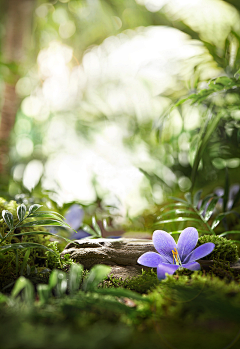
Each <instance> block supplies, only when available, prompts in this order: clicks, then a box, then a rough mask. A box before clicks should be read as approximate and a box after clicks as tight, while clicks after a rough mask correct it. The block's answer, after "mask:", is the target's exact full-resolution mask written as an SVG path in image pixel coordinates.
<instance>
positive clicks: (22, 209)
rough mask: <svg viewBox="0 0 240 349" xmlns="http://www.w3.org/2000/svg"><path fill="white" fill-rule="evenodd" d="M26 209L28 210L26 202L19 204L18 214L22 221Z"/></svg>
mask: <svg viewBox="0 0 240 349" xmlns="http://www.w3.org/2000/svg"><path fill="white" fill-rule="evenodd" d="M26 211H27V209H26V206H25V205H24V204H21V205H20V206H18V208H17V216H18V219H19V221H20V222H21V221H22V220H23V219H24V217H25V214H26Z"/></svg>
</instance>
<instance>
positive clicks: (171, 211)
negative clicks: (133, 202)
mask: <svg viewBox="0 0 240 349" xmlns="http://www.w3.org/2000/svg"><path fill="white" fill-rule="evenodd" d="M172 213H175V214H176V215H179V214H194V215H196V212H194V211H191V210H187V209H176V210H170V211H167V212H164V213H163V214H161V215H160V216H158V217H157V219H159V220H160V219H162V217H164V216H167V215H169V214H172Z"/></svg>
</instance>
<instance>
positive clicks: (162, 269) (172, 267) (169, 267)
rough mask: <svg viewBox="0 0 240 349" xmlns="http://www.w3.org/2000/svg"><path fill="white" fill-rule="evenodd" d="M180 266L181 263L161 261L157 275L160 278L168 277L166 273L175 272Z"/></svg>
mask: <svg viewBox="0 0 240 349" xmlns="http://www.w3.org/2000/svg"><path fill="white" fill-rule="evenodd" d="M178 268H179V265H177V264H166V263H160V264H158V266H157V277H158V279H159V280H162V279H165V278H166V275H165V274H166V273H168V274H169V275H172V274H174V273H175V271H176V270H177V269H178Z"/></svg>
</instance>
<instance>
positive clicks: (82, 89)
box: [15, 0, 236, 215]
mask: <svg viewBox="0 0 240 349" xmlns="http://www.w3.org/2000/svg"><path fill="white" fill-rule="evenodd" d="M136 2H138V3H139V4H142V5H145V6H146V8H147V9H148V10H149V11H157V10H159V9H160V8H162V6H163V5H165V4H167V7H166V11H169V12H170V13H171V15H172V16H177V15H178V16H183V17H184V16H185V20H186V22H188V23H187V24H189V25H190V26H192V27H193V28H194V27H197V26H200V25H201V28H202V22H201V20H205V21H208V22H209V23H210V22H211V21H213V22H214V20H215V22H218V21H219V18H218V16H222V17H224V21H225V22H226V26H227V25H228V23H229V21H232V20H233V18H234V20H236V18H235V17H234V16H236V15H235V13H233V12H232V11H231V9H229V8H227V11H226V9H225V7H224V6H225V5H224V4H219V3H220V2H219V1H217V0H201V1H200V0H195V1H194V0H191V1H189V0H184V1H183V0H182V1H180V0H174V2H172V1H166V0H136ZM171 3H172V4H173V3H174V6H172V5H171ZM186 3H187V5H188V9H189V12H188V13H186V12H184V9H186V7H185V6H186ZM216 4H217V6H216ZM210 10H211V11H210ZM223 10H224V11H225V12H224V11H223ZM209 11H210V12H211V16H210V13H209ZM201 16H202V17H201ZM194 18H195V19H194ZM196 18H197V19H198V21H196ZM215 22H214V23H215ZM214 23H213V24H211V25H212V26H214ZM215 24H216V23H215ZM202 30H203V33H202V35H203V36H204V28H203V29H202ZM192 57H196V58H195V60H193V59H192ZM206 58H207V55H206V51H205V49H204V48H203V46H202V45H201V44H200V43H199V42H197V41H193V40H190V39H189V37H188V36H187V35H185V34H183V33H181V32H180V31H178V30H176V29H172V28H166V27H162V26H161V27H160V26H159V27H158V26H155V27H148V28H144V27H141V28H136V29H135V30H128V31H125V32H124V33H121V34H119V35H117V36H114V37H113V36H112V37H109V38H107V39H106V40H104V42H103V43H102V44H101V45H100V46H95V47H92V48H90V49H89V50H87V51H86V52H85V54H84V57H83V61H82V64H80V65H76V64H75V66H74V67H72V65H71V63H73V62H74V60H75V58H74V52H73V50H72V48H71V47H68V46H66V45H63V44H61V43H60V42H56V41H53V42H52V43H51V44H50V45H49V47H47V48H45V49H43V50H42V51H41V52H40V53H39V55H38V60H37V64H38V77H39V79H40V81H41V82H42V85H41V86H40V87H39V85H38V87H37V88H35V89H34V91H33V92H32V93H31V95H30V96H27V97H25V98H24V99H23V102H22V106H21V109H22V112H23V113H24V114H25V115H27V116H29V117H31V118H33V119H34V120H35V122H36V123H39V124H41V123H45V122H47V121H48V118H49V115H50V113H54V114H56V115H55V116H54V117H53V118H52V119H51V121H50V122H49V127H48V130H47V132H46V134H45V137H44V143H43V149H45V152H46V154H47V155H48V156H49V158H48V161H47V163H46V164H45V172H44V173H45V174H44V178H43V186H44V187H45V188H46V189H56V190H57V191H58V194H59V197H58V200H59V202H67V201H72V200H79V201H82V202H89V201H91V200H94V197H95V193H94V190H93V187H92V183H91V180H92V177H93V176H96V178H97V181H98V182H99V184H100V186H101V187H102V191H106V192H108V193H111V195H110V196H111V200H113V199H112V198H113V197H114V196H115V197H116V198H118V199H119V200H120V201H121V203H122V213H123V214H125V213H126V210H127V209H128V210H129V213H130V214H131V215H135V214H137V213H139V212H140V211H142V210H143V209H144V208H146V207H147V204H148V203H147V201H145V200H144V199H143V198H142V196H141V194H140V188H141V187H142V188H143V187H144V188H145V190H150V188H148V186H147V182H146V180H145V179H144V177H143V175H142V173H141V172H140V171H139V170H138V168H137V167H138V166H141V162H149V164H150V165H149V166H150V167H151V157H150V156H149V154H148V151H147V147H145V145H144V144H139V147H138V148H137V149H136V150H135V152H133V153H132V152H130V151H129V150H127V149H126V147H124V145H123V137H124V136H125V134H126V132H127V130H126V129H125V128H124V127H123V125H121V124H120V123H114V122H111V121H109V122H106V123H105V125H104V126H103V127H101V128H99V132H98V133H97V135H96V137H95V139H94V141H93V142H92V144H90V143H89V142H87V141H85V140H84V139H81V138H80V137H79V136H78V135H77V133H76V132H75V130H74V127H73V123H74V118H75V116H72V114H71V109H72V110H75V113H76V110H77V114H76V115H79V116H80V118H81V113H84V115H89V118H90V120H91V115H92V114H101V113H103V114H104V115H106V117H107V118H109V119H111V118H114V117H119V116H121V115H123V116H124V117H125V116H129V117H131V115H133V114H134V115H136V117H137V118H138V119H139V121H140V122H143V121H144V120H149V119H151V120H154V119H155V118H157V117H158V116H159V115H160V114H161V113H162V112H163V111H164V110H165V109H166V107H167V105H168V101H167V100H166V99H164V98H161V97H159V95H160V94H161V93H163V92H164V91H165V90H167V89H168V88H171V87H172V86H173V85H174V87H175V88H176V89H177V88H178V80H177V77H178V78H179V77H180V78H183V79H185V80H186V81H187V80H188V79H190V78H191V74H192V69H191V68H192V66H193V64H194V63H196V62H199V61H201V60H204V59H206ZM211 74H212V75H214V74H218V71H217V70H216V69H215V68H213V70H212V72H210V75H211ZM24 79H25V80H24ZM179 87H180V86H179ZM24 89H25V90H24ZM28 90H31V77H25V78H23V79H21V80H20V81H19V82H18V84H17V91H18V92H19V94H22V95H24V94H25V95H27V92H28ZM62 112H64V115H65V116H64V117H63V116H62V114H61V113H62ZM93 122H95V121H93ZM175 125H176V127H177V124H176V123H175ZM180 127H181V126H180ZM30 143H31V141H30V140H29V139H28V138H27V137H25V138H24V137H23V136H21V137H19V139H18V141H17V151H19V153H20V155H22V156H23V157H24V156H28V155H29V152H31V151H32V149H31V144H30ZM32 148H33V147H32ZM21 166H22V165H21V164H20V165H18V166H17V167H16V168H15V178H18V177H19V176H21V173H22V172H24V173H23V181H24V184H25V186H26V187H28V188H29V189H30V188H31V187H33V186H34V184H35V183H36V182H37V180H38V178H39V177H40V175H41V174H42V173H43V166H42V165H41V163H40V162H39V161H36V160H33V161H32V162H30V163H29V164H28V165H27V167H26V168H25V169H24V168H23V166H22V167H21ZM170 177H171V176H170ZM173 180H174V178H173ZM56 182H57V183H58V184H59V185H60V188H61V189H60V190H59V188H58V186H56ZM160 199H161V195H160ZM116 200H117V199H116ZM113 201H114V200H113ZM112 203H113V204H114V202H112Z"/></svg>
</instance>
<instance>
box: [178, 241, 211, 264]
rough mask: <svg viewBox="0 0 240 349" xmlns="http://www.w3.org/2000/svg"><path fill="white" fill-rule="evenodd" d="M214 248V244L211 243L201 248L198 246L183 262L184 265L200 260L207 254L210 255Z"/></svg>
mask: <svg viewBox="0 0 240 349" xmlns="http://www.w3.org/2000/svg"><path fill="white" fill-rule="evenodd" d="M214 247H215V244H213V243H212V242H207V243H206V244H203V245H201V246H198V247H197V248H196V249H195V250H193V251H192V252H191V253H190V254H189V255H188V256H187V257H186V258H185V260H184V263H191V262H195V261H196V260H198V259H201V258H203V257H205V256H207V255H208V254H210V253H211V252H212V251H213V249H214Z"/></svg>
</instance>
